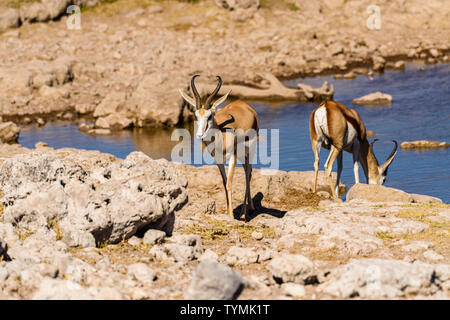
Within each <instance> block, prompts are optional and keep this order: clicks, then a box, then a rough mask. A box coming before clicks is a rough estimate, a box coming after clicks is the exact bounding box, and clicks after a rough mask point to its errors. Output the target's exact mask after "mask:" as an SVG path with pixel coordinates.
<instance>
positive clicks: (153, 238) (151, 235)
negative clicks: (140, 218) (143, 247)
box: [142, 229, 166, 245]
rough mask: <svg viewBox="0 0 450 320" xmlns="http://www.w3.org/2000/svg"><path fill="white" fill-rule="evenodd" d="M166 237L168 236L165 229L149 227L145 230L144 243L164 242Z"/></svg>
mask: <svg viewBox="0 0 450 320" xmlns="http://www.w3.org/2000/svg"><path fill="white" fill-rule="evenodd" d="M165 237H166V233H165V232H164V231H161V230H156V229H149V230H148V231H146V232H145V234H144V238H143V240H142V241H143V243H144V244H149V245H154V244H157V243H160V242H162V241H163V240H164V238H165Z"/></svg>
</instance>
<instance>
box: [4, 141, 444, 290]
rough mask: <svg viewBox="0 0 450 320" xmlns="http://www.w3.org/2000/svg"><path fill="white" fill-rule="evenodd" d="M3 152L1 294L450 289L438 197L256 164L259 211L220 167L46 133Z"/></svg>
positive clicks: (238, 177) (238, 174)
mask: <svg viewBox="0 0 450 320" xmlns="http://www.w3.org/2000/svg"><path fill="white" fill-rule="evenodd" d="M0 156H1V164H0V172H1V174H0V177H1V179H0V189H1V192H2V199H1V201H2V208H1V211H0V298H1V299H8V298H20V299H182V298H187V299H205V298H215V299H232V298H238V299H254V298H257V299H298V298H305V299H325V298H330V299H336V298H356V299H357V298H363V299H367V298H368V299H378V298H381V299H383V298H395V299H405V298H408V299H411V298H426V299H430V298H432V299H447V298H449V297H450V251H449V248H450V246H449V244H450V236H449V232H450V215H449V212H450V211H449V209H450V208H449V206H448V205H446V204H443V203H442V201H440V200H439V199H436V198H433V197H428V196H423V195H409V194H407V193H405V192H403V191H400V190H395V189H392V188H386V187H383V186H367V185H357V186H355V187H353V188H352V189H350V191H349V196H348V197H347V201H346V202H342V201H341V200H331V199H330V198H329V194H328V192H327V186H326V185H327V183H326V179H325V177H324V176H323V172H320V175H319V182H318V185H319V192H318V194H312V193H311V192H310V190H311V189H310V186H311V182H312V177H313V173H312V172H295V171H293V172H284V171H276V172H271V175H267V172H261V170H255V172H254V177H253V180H252V191H253V199H254V202H255V205H256V207H257V213H256V214H255V215H253V216H252V218H251V220H250V221H247V222H246V221H240V220H236V219H231V218H229V217H228V216H226V215H225V214H224V213H225V196H224V194H223V190H222V185H221V184H222V183H221V181H220V179H219V174H218V171H217V168H215V167H214V166H204V167H191V166H188V165H183V164H177V163H172V162H169V161H166V160H152V159H151V158H149V157H148V156H146V155H144V154H143V153H141V152H133V153H131V154H130V155H129V156H128V157H127V158H126V159H124V160H122V159H117V158H115V157H113V156H111V155H108V154H102V153H100V152H97V151H84V150H77V149H59V150H54V149H52V148H49V147H47V146H45V144H39V145H38V147H37V148H36V149H32V150H30V149H26V148H23V147H20V146H19V145H7V144H4V145H1V146H0ZM241 171H243V170H242V169H241V168H238V170H237V171H236V176H235V179H234V182H233V195H234V197H233V199H234V201H233V203H234V205H235V208H236V209H235V211H236V212H239V209H240V208H239V204H240V200H241V199H240V198H241V196H242V197H243V191H244V190H243V183H242V181H243V179H244V176H243V172H241ZM263 173H265V174H263ZM367 188H370V190H366V189H367ZM341 189H342V192H343V191H345V186H344V185H342V186H341ZM374 194H376V195H377V196H376V197H375V198H374V196H373V195H374ZM350 195H351V196H350ZM349 198H351V199H349Z"/></svg>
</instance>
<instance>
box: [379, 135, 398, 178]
mask: <svg viewBox="0 0 450 320" xmlns="http://www.w3.org/2000/svg"><path fill="white" fill-rule="evenodd" d="M392 142H393V143H394V144H395V146H394V149H393V150H392V152H391V154H390V155H389V157H388V158H387V160H386V162H385V163H383V164H382V165H381V169H382V170H383V171H386V170H387V169H388V168H389V166H390V165H391V163H392V160H394V157H395V155H396V154H397V147H398V143H397V141H395V140H392Z"/></svg>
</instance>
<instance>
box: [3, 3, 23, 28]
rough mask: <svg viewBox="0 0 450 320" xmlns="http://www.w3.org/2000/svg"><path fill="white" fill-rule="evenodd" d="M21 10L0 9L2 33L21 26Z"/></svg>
mask: <svg viewBox="0 0 450 320" xmlns="http://www.w3.org/2000/svg"><path fill="white" fill-rule="evenodd" d="M19 18H20V15H19V10H17V9H13V8H10V9H5V8H3V7H0V31H3V30H6V29H9V28H15V27H18V26H19V21H20V20H19Z"/></svg>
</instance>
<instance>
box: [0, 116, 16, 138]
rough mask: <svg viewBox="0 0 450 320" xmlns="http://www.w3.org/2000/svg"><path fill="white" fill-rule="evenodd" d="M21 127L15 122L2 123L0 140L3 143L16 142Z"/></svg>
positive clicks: (0, 125) (0, 124)
mask: <svg viewBox="0 0 450 320" xmlns="http://www.w3.org/2000/svg"><path fill="white" fill-rule="evenodd" d="M19 133H20V128H19V127H18V126H17V125H16V124H15V123H14V122H11V121H9V122H2V123H0V140H1V142H2V143H11V142H16V141H17V139H18V138H19Z"/></svg>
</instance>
